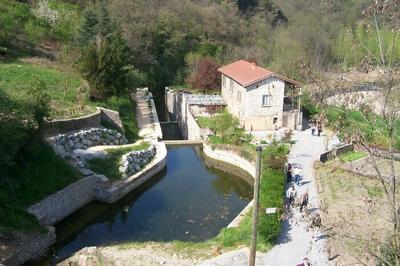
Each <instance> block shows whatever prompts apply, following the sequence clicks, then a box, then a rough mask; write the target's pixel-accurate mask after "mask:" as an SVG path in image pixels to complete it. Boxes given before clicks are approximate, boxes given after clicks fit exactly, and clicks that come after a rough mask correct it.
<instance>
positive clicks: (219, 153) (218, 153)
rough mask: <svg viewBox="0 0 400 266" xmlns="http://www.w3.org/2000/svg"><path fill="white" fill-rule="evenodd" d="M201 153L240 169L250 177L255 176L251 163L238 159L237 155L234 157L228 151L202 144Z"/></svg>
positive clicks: (254, 169)
mask: <svg viewBox="0 0 400 266" xmlns="http://www.w3.org/2000/svg"><path fill="white" fill-rule="evenodd" d="M203 151H204V153H205V155H207V156H208V157H210V158H212V159H214V160H218V161H223V162H226V163H229V164H233V165H235V166H237V167H239V168H241V169H242V170H244V171H246V172H247V173H248V174H249V175H251V176H252V177H253V178H254V176H255V175H256V168H255V166H254V165H253V164H252V163H251V162H249V161H247V160H246V159H243V158H242V157H240V156H239V155H236V154H234V153H232V152H230V151H225V150H219V149H213V148H212V147H211V146H210V145H208V144H206V143H204V144H203Z"/></svg>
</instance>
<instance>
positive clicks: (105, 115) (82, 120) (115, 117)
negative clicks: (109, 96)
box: [42, 108, 124, 136]
mask: <svg viewBox="0 0 400 266" xmlns="http://www.w3.org/2000/svg"><path fill="white" fill-rule="evenodd" d="M102 122H106V123H107V122H108V123H111V124H112V125H114V126H115V127H116V128H118V130H119V131H121V132H124V129H123V125H122V122H121V119H120V117H119V113H118V112H116V111H113V110H109V109H106V108H97V110H96V112H94V113H93V114H90V115H87V116H82V117H77V118H70V119H56V120H52V121H48V122H46V123H45V125H44V127H43V130H42V133H43V135H45V136H54V135H57V134H65V133H68V132H71V131H77V130H81V129H85V128H99V127H101V125H102Z"/></svg>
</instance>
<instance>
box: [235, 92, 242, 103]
mask: <svg viewBox="0 0 400 266" xmlns="http://www.w3.org/2000/svg"><path fill="white" fill-rule="evenodd" d="M236 96H237V100H238V102H240V101H241V100H242V94H241V93H240V91H238V92H237V94H236Z"/></svg>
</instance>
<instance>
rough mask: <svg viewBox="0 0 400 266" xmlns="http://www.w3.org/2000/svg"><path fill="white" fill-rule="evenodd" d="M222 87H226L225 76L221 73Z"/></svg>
mask: <svg viewBox="0 0 400 266" xmlns="http://www.w3.org/2000/svg"><path fill="white" fill-rule="evenodd" d="M222 88H226V77H225V76H224V75H222Z"/></svg>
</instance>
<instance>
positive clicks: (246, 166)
mask: <svg viewBox="0 0 400 266" xmlns="http://www.w3.org/2000/svg"><path fill="white" fill-rule="evenodd" d="M203 152H204V154H205V155H206V156H208V157H210V158H212V159H214V160H218V161H223V162H226V163H229V164H232V165H235V166H236V167H239V168H240V169H242V170H243V171H245V172H247V173H248V174H249V175H250V176H251V177H252V178H255V176H256V168H255V166H254V165H253V164H252V163H250V162H249V161H247V160H245V159H243V158H241V157H240V156H238V155H236V154H232V153H230V152H228V151H223V150H217V149H212V147H211V146H210V145H208V144H206V143H203ZM252 206H253V200H251V201H250V202H249V204H247V206H246V207H245V208H244V209H243V210H242V211H241V212H240V213H239V214H238V215H237V216H236V217H235V219H233V220H232V222H230V223H229V224H228V226H227V228H231V227H238V226H239V224H240V222H241V221H242V220H243V218H244V217H245V216H246V214H247V213H248V212H249V210H250V208H251V207H252Z"/></svg>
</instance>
